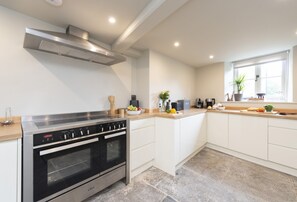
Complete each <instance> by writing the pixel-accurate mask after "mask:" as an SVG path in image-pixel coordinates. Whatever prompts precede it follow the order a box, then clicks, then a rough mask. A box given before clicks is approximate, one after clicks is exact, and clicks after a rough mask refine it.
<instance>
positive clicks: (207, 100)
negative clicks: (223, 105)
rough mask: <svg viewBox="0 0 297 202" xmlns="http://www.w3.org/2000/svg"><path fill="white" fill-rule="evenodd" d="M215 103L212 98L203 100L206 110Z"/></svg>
mask: <svg viewBox="0 0 297 202" xmlns="http://www.w3.org/2000/svg"><path fill="white" fill-rule="evenodd" d="M215 103H216V100H215V99H214V98H206V99H205V105H206V108H208V107H212V106H213V105H214V104H215Z"/></svg>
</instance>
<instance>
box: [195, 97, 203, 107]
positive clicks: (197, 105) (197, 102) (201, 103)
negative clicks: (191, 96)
mask: <svg viewBox="0 0 297 202" xmlns="http://www.w3.org/2000/svg"><path fill="white" fill-rule="evenodd" d="M196 108H200V109H201V108H203V100H201V99H200V98H197V99H196Z"/></svg>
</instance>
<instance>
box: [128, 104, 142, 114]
mask: <svg viewBox="0 0 297 202" xmlns="http://www.w3.org/2000/svg"><path fill="white" fill-rule="evenodd" d="M126 111H127V114H128V115H138V114H141V112H142V109H141V108H140V107H134V106H133V105H130V106H128V107H127V109H126Z"/></svg>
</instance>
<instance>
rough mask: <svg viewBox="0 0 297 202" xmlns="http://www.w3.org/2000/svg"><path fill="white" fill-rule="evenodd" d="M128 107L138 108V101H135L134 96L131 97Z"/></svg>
mask: <svg viewBox="0 0 297 202" xmlns="http://www.w3.org/2000/svg"><path fill="white" fill-rule="evenodd" d="M130 105H132V106H134V107H139V101H138V100H136V95H131V100H130Z"/></svg>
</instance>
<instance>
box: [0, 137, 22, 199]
mask: <svg viewBox="0 0 297 202" xmlns="http://www.w3.org/2000/svg"><path fill="white" fill-rule="evenodd" d="M0 161H1V166H0V196H1V201H5V202H19V201H21V140H20V139H16V140H9V141H3V142H0Z"/></svg>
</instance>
